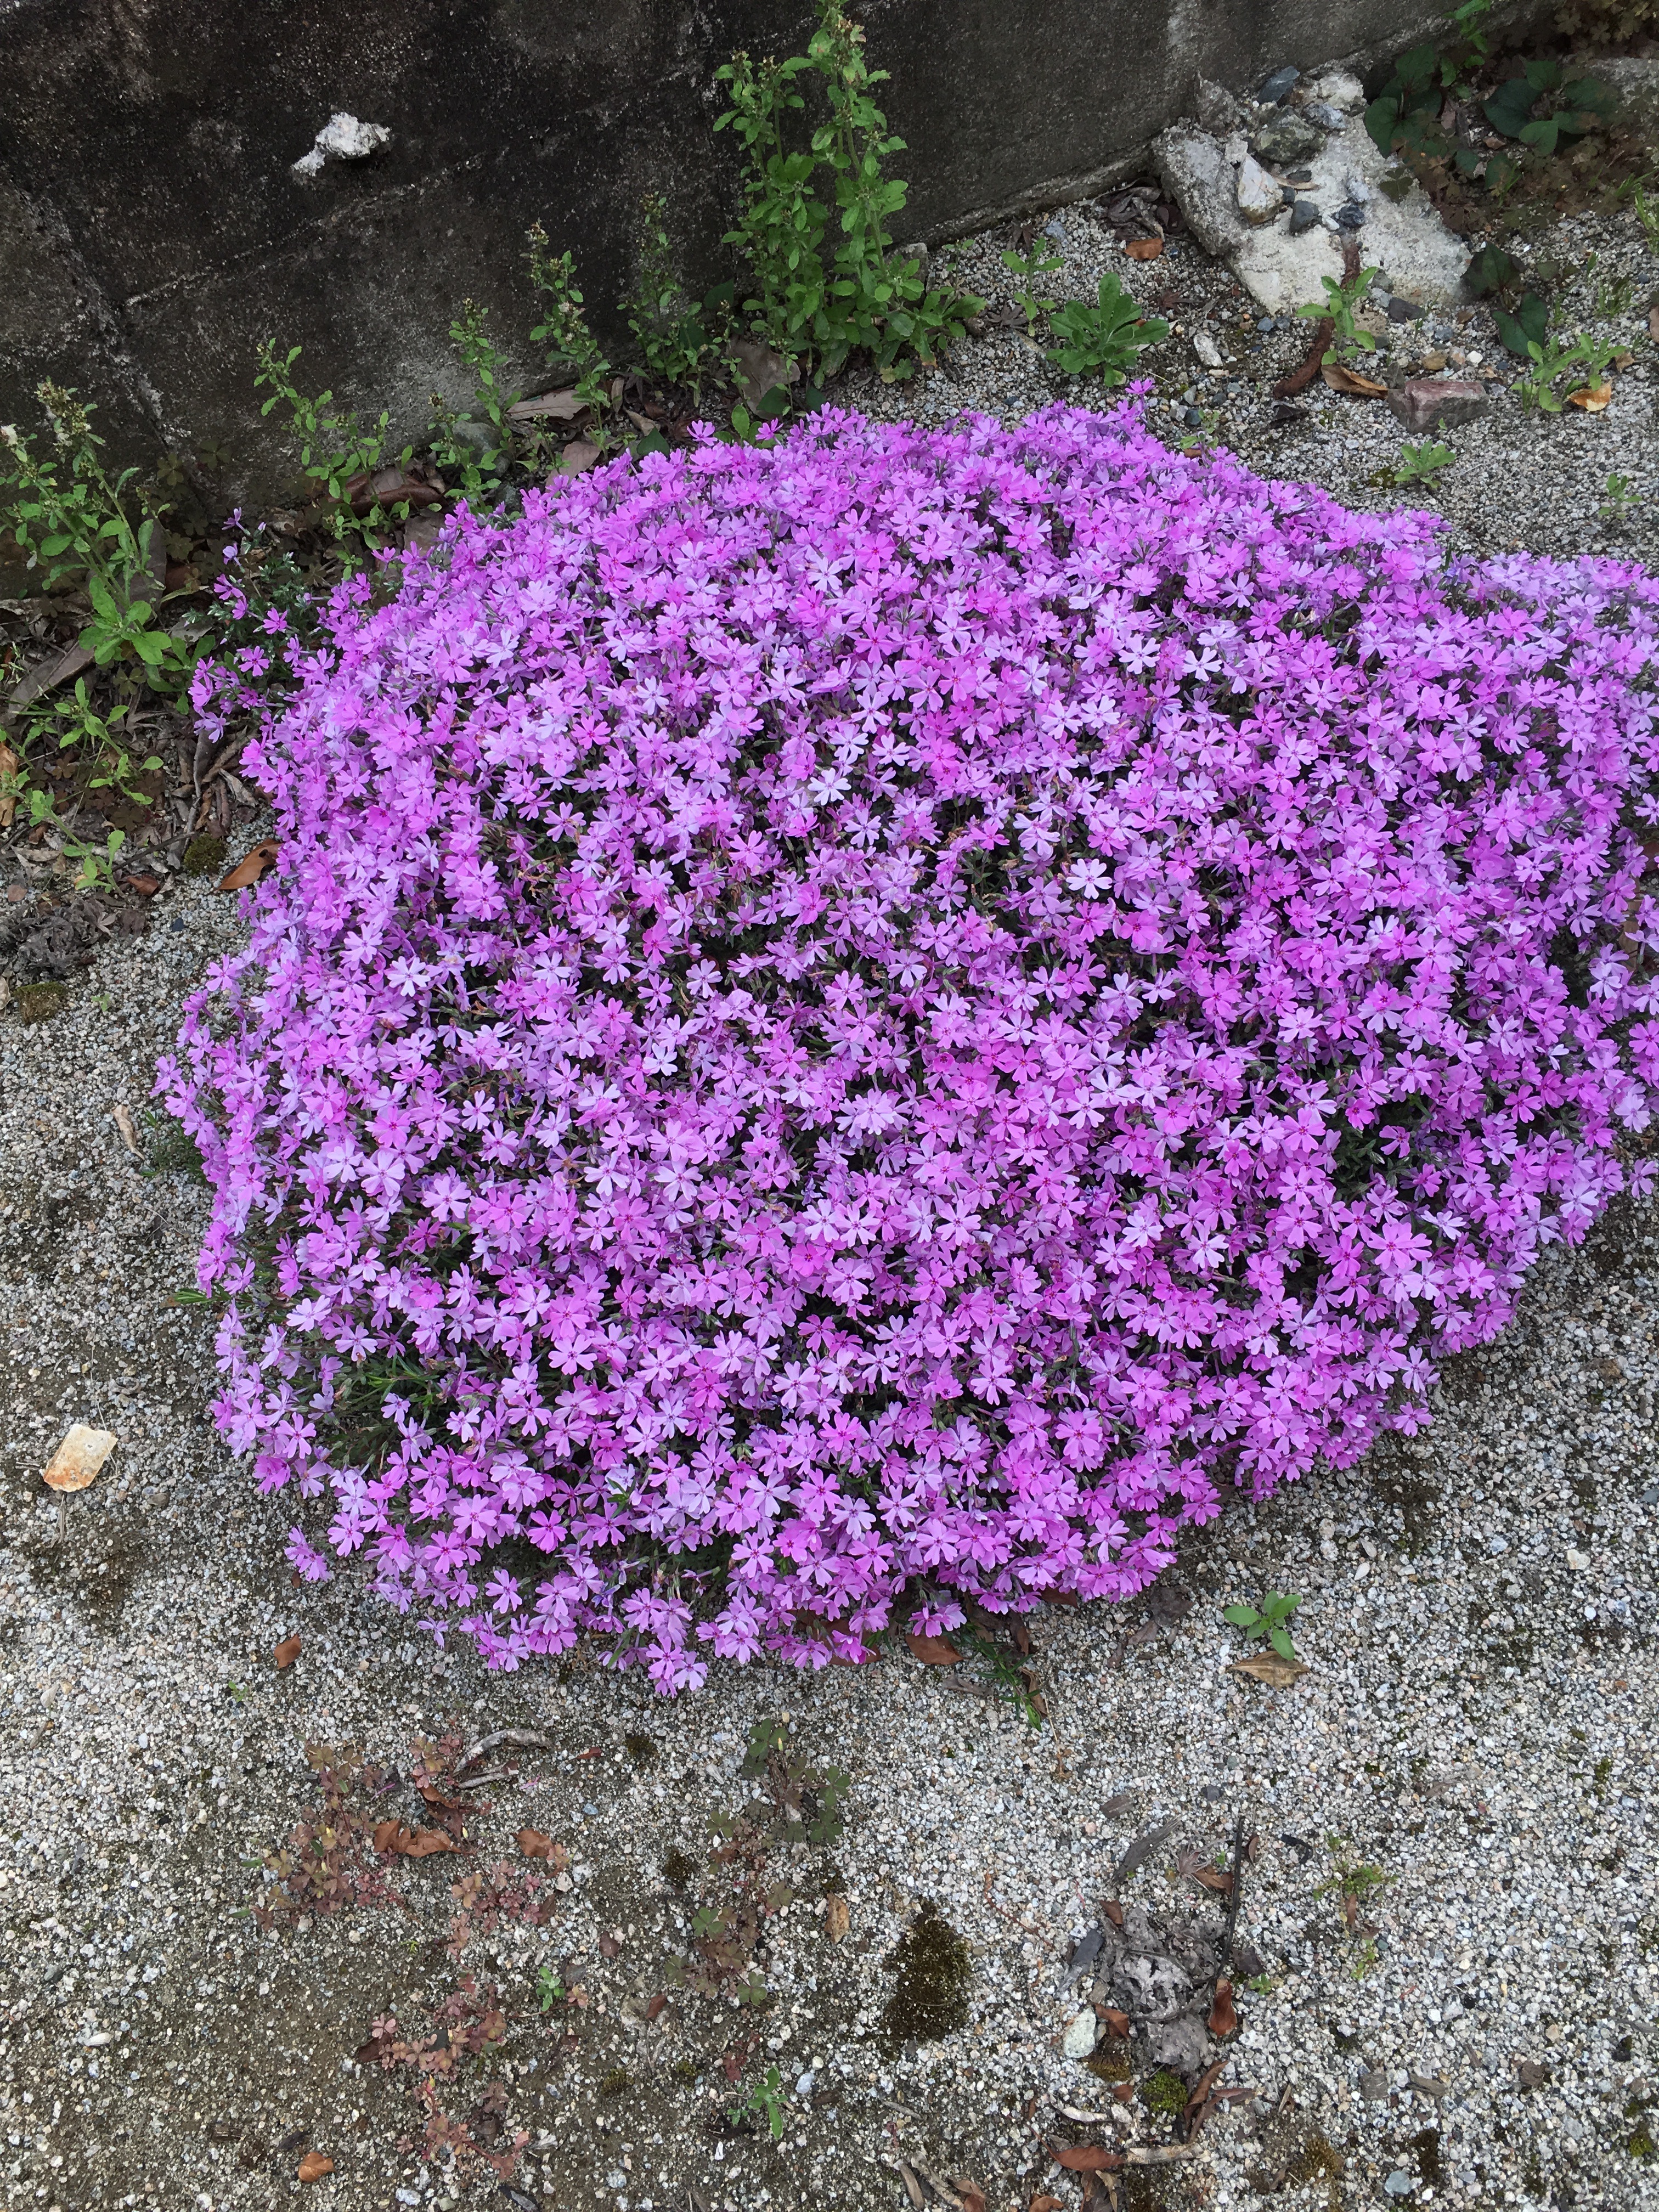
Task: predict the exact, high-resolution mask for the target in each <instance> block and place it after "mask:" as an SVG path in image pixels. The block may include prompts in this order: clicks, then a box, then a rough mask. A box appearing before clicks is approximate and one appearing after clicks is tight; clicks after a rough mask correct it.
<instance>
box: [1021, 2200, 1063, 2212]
mask: <svg viewBox="0 0 1659 2212" xmlns="http://www.w3.org/2000/svg"><path fill="white" fill-rule="evenodd" d="M1026 2212H1065V2207H1064V2206H1063V2205H1062V2204H1061V2203H1060V2199H1059V2197H1042V2196H1038V2197H1033V2198H1032V2199H1031V2202H1030V2204H1029V2205H1028V2206H1027V2208H1026Z"/></svg>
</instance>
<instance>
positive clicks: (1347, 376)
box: [1319, 361, 1389, 399]
mask: <svg viewBox="0 0 1659 2212" xmlns="http://www.w3.org/2000/svg"><path fill="white" fill-rule="evenodd" d="M1319 374H1321V375H1322V377H1323V378H1324V380H1325V381H1326V383H1327V384H1328V385H1329V386H1330V387H1331V390H1332V391H1333V392H1347V393H1349V394H1350V396H1351V397H1352V398H1355V399H1381V398H1383V395H1384V394H1385V393H1386V392H1387V391H1388V388H1389V387H1388V386H1387V385H1386V384H1378V383H1377V382H1376V380H1375V379H1374V378H1371V377H1369V376H1361V375H1360V374H1358V371H1357V370H1354V369H1352V368H1344V366H1343V364H1342V363H1341V362H1340V361H1328V362H1326V363H1325V365H1324V366H1323V368H1322V369H1321V370H1320V372H1319Z"/></svg>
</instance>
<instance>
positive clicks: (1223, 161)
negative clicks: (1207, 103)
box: [1152, 123, 1245, 258]
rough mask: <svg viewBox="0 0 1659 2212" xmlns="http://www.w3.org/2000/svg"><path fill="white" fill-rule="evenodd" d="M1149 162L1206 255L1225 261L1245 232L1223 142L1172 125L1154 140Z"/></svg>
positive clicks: (1186, 126)
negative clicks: (1235, 199) (1235, 198)
mask: <svg viewBox="0 0 1659 2212" xmlns="http://www.w3.org/2000/svg"><path fill="white" fill-rule="evenodd" d="M1242 150H1243V144H1242V142H1241V151H1242ZM1152 163H1153V166H1154V167H1155V168H1156V169H1157V171H1158V179H1159V181H1160V182H1161V183H1162V185H1163V186H1164V191H1166V192H1168V194H1169V195H1170V198H1171V199H1172V200H1173V201H1174V202H1175V204H1176V206H1177V207H1178V208H1179V209H1180V210H1181V212H1182V215H1183V216H1185V218H1186V222H1187V228H1188V230H1190V231H1191V232H1192V234H1193V236H1194V238H1195V239H1196V240H1197V241H1198V243H1199V245H1200V246H1201V247H1202V248H1203V250H1204V252H1206V253H1212V254H1214V255H1215V256H1216V257H1217V258H1225V257H1226V256H1227V255H1228V254H1230V253H1231V252H1232V251H1233V249H1234V248H1235V247H1236V246H1237V245H1238V244H1239V243H1240V241H1241V240H1243V237H1244V235H1245V228H1244V223H1243V219H1242V217H1241V216H1240V215H1239V212H1238V208H1237V204H1236V203H1235V201H1234V198H1233V172H1232V167H1231V164H1230V163H1229V161H1228V160H1227V158H1226V155H1225V152H1224V150H1223V148H1222V144H1221V141H1220V140H1219V139H1218V138H1215V137H1212V136H1211V135H1210V133H1209V132H1208V131H1198V130H1194V128H1193V126H1192V125H1190V124H1182V123H1177V124H1174V125H1171V126H1170V129H1169V130H1168V131H1164V132H1162V133H1161V134H1160V136H1159V137H1158V138H1157V139H1155V140H1154V142H1153V144H1152Z"/></svg>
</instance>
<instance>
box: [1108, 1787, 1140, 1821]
mask: <svg viewBox="0 0 1659 2212" xmlns="http://www.w3.org/2000/svg"><path fill="white" fill-rule="evenodd" d="M1100 1809H1101V1811H1102V1812H1103V1814H1105V1816H1106V1818H1107V1819H1108V1820H1116V1819H1117V1818H1118V1816H1119V1814H1123V1813H1133V1811H1134V1809H1135V1793H1134V1791H1133V1790H1119V1791H1118V1793H1117V1795H1116V1796H1115V1797H1109V1798H1108V1799H1107V1800H1106V1802H1105V1803H1104V1804H1103V1806H1102V1807H1101V1808H1100Z"/></svg>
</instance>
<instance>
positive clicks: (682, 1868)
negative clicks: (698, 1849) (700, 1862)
mask: <svg viewBox="0 0 1659 2212" xmlns="http://www.w3.org/2000/svg"><path fill="white" fill-rule="evenodd" d="M662 1871H663V1879H664V1881H666V1882H668V1883H669V1884H670V1886H671V1887H673V1888H675V1889H684V1888H685V1887H687V1885H688V1884H689V1883H690V1880H691V1877H692V1876H693V1875H695V1874H696V1871H697V1863H696V1860H695V1859H692V1858H688V1857H686V1855H685V1853H684V1851H683V1850H681V1849H680V1847H679V1845H678V1844H670V1845H669V1846H668V1849H667V1850H665V1852H664V1853H663V1860H662Z"/></svg>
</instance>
